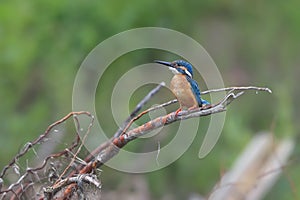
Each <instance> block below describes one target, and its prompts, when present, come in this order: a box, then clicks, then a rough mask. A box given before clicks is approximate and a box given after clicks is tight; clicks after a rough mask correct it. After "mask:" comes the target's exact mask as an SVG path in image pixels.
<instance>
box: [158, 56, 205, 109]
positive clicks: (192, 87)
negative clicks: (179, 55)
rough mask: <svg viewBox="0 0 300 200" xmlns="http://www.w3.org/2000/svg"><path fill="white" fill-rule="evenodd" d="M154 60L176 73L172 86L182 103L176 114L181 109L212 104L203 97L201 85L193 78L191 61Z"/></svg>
mask: <svg viewBox="0 0 300 200" xmlns="http://www.w3.org/2000/svg"><path fill="white" fill-rule="evenodd" d="M154 62H155V63H158V64H162V65H164V66H167V67H169V69H170V70H171V71H172V72H173V73H174V74H175V75H174V76H173V78H172V80H171V84H170V88H171V91H172V92H173V93H174V95H175V96H176V98H177V100H178V102H179V104H180V108H179V109H178V110H177V111H176V114H178V112H179V111H181V110H192V109H195V108H198V107H204V106H208V105H210V103H209V102H208V101H206V100H204V99H202V98H201V93H200V90H199V86H198V84H197V82H196V81H195V80H194V79H193V66H192V65H191V64H190V63H188V62H187V61H184V60H175V61H173V62H166V61H160V60H155V61H154Z"/></svg>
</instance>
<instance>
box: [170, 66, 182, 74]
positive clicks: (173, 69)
mask: <svg viewBox="0 0 300 200" xmlns="http://www.w3.org/2000/svg"><path fill="white" fill-rule="evenodd" d="M169 70H171V71H172V72H173V74H180V73H179V72H178V71H177V69H175V68H174V67H169Z"/></svg>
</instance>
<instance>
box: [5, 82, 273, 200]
mask: <svg viewBox="0 0 300 200" xmlns="http://www.w3.org/2000/svg"><path fill="white" fill-rule="evenodd" d="M164 85H165V84H164V83H161V84H159V85H158V86H157V87H156V88H154V89H153V90H152V91H151V92H150V93H149V94H148V95H147V96H146V97H145V98H144V99H143V100H142V101H141V102H140V103H139V104H138V105H137V106H136V108H135V109H134V111H133V112H132V113H131V114H130V116H129V117H128V118H127V119H126V120H125V122H124V124H123V126H122V127H120V128H119V129H118V131H117V132H116V133H115V134H114V136H113V137H112V138H111V139H110V140H109V141H106V142H104V143H103V144H100V145H99V146H98V148H96V149H95V150H94V151H93V152H92V153H91V154H90V155H89V156H87V157H86V158H85V159H84V161H85V162H86V163H85V164H80V165H78V166H77V168H76V170H73V171H71V172H70V173H69V174H66V175H65V177H66V178H62V175H63V174H64V173H66V171H67V170H65V171H64V173H63V174H61V176H60V178H59V179H58V180H57V181H56V182H55V183H54V184H53V185H52V186H49V187H47V188H45V189H44V197H43V198H40V199H47V197H49V196H51V197H54V195H55V194H56V192H57V191H60V190H62V188H64V187H65V186H67V188H66V189H65V191H64V194H63V196H62V197H60V198H59V199H67V198H68V197H70V195H71V193H72V191H74V189H75V190H76V188H78V180H79V179H80V180H84V181H87V182H89V183H91V184H94V185H96V187H98V188H100V183H99V181H98V180H96V179H91V178H88V179H87V177H91V173H93V172H94V170H95V169H98V168H99V167H101V166H102V165H103V164H104V163H106V162H107V161H108V160H110V159H111V158H112V157H114V156H115V155H116V154H117V153H118V152H119V150H120V148H122V147H124V146H125V145H126V144H127V143H129V142H131V141H133V140H135V139H136V138H138V137H140V136H143V135H145V134H147V133H149V132H150V131H152V130H154V129H157V128H159V127H162V126H164V125H167V124H170V123H173V122H175V121H178V120H186V119H189V118H194V117H201V116H207V115H211V114H214V113H219V112H223V111H225V110H226V107H227V106H228V105H229V104H230V103H231V102H232V101H233V100H235V99H236V98H238V97H240V96H241V95H242V94H243V93H244V91H247V90H255V91H267V92H269V93H271V90H270V89H269V88H261V87H254V86H249V87H229V88H221V89H213V90H208V91H203V92H202V94H208V93H211V92H219V91H229V93H228V94H227V95H226V96H225V97H224V99H223V100H222V101H220V102H219V103H217V104H214V105H211V106H209V107H202V108H197V109H194V110H189V111H181V112H179V113H177V115H176V113H175V112H172V113H169V114H167V115H165V116H161V117H158V118H156V119H153V120H151V121H149V122H146V123H145V124H143V125H141V126H139V127H137V128H134V129H131V130H129V128H130V126H131V125H132V123H133V122H134V121H136V120H138V119H139V118H140V117H142V116H143V115H144V114H146V113H149V112H150V111H153V110H157V109H160V108H162V107H166V106H168V105H171V104H174V103H176V102H177V100H176V99H174V100H171V101H169V102H166V103H163V104H161V105H158V106H154V107H151V108H149V109H147V110H145V111H143V112H141V113H139V112H140V110H141V109H142V107H144V105H145V104H146V103H147V102H148V101H149V100H150V99H151V98H152V96H153V95H154V94H156V93H157V92H158V91H159V90H160V88H161V87H162V86H164ZM138 113H139V114H138ZM82 114H84V115H87V116H89V117H91V119H92V120H91V123H90V126H89V127H88V131H87V133H88V132H89V131H90V128H91V126H92V124H93V119H94V117H93V116H92V115H91V114H90V113H89V112H85V111H82V112H71V113H70V114H68V115H67V116H65V117H64V118H62V119H61V120H59V121H57V122H55V123H53V124H52V125H50V126H49V127H48V128H47V130H46V131H45V133H44V134H42V135H41V136H40V137H39V138H37V139H36V140H35V141H33V142H32V143H28V144H26V145H25V147H24V148H23V149H22V150H21V151H20V153H19V154H17V155H16V156H15V157H14V159H13V160H12V161H11V162H10V163H9V164H8V165H7V166H6V167H4V169H3V170H2V172H1V174H0V180H2V178H3V176H4V175H5V174H6V171H7V170H8V169H9V168H12V167H13V166H14V165H15V164H16V162H17V160H18V159H19V158H20V157H22V156H23V155H24V154H26V153H27V152H28V151H29V149H31V148H32V147H33V146H34V145H36V144H38V143H40V142H42V140H43V139H44V138H45V137H46V136H47V135H48V134H49V132H50V131H51V130H52V129H53V128H54V127H55V126H57V125H58V124H60V123H62V122H64V121H66V120H67V119H69V118H70V117H71V116H73V117H74V118H75V123H76V125H77V129H79V127H80V126H79V121H78V119H77V118H76V116H77V115H82ZM87 133H86V135H87ZM79 141H80V137H79V134H78V131H77V138H76V141H75V142H74V143H73V145H72V146H71V147H69V148H68V149H65V150H64V151H62V152H59V153H56V154H52V155H50V156H48V157H46V159H45V160H44V162H43V164H42V165H41V166H39V167H37V168H34V169H28V170H27V172H26V173H25V174H24V175H26V174H27V173H32V172H34V171H37V170H41V169H43V168H44V167H45V165H46V163H47V162H48V160H49V159H50V158H54V157H60V156H62V155H63V154H65V153H68V152H70V151H72V150H73V149H74V148H75V147H77V146H78V143H79ZM81 143H82V144H83V142H82V141H81ZM81 146H82V145H81ZM81 146H80V148H81ZM80 148H79V149H78V150H77V151H76V153H75V155H74V158H73V161H72V162H74V159H75V157H76V156H77V154H78V152H79V150H80ZM70 165H71V164H70ZM70 165H68V167H67V168H69V167H70ZM77 173H78V174H77ZM24 175H23V176H21V177H20V178H19V180H18V181H17V182H16V183H15V184H12V185H10V186H9V187H8V189H6V190H3V191H0V195H1V196H0V199H1V198H3V197H5V195H6V193H8V192H12V193H13V194H14V195H13V196H14V198H16V199H18V198H19V196H20V194H19V193H21V192H22V190H21V191H20V192H19V193H16V191H18V190H13V188H15V187H17V186H21V184H20V183H21V182H22V180H23V178H24V177H25V176H24ZM28 184H30V183H28ZM22 187H24V183H23V184H22ZM14 198H13V199H14Z"/></svg>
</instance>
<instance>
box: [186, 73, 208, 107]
mask: <svg viewBox="0 0 300 200" xmlns="http://www.w3.org/2000/svg"><path fill="white" fill-rule="evenodd" d="M185 77H186V79H187V80H188V82H189V83H190V84H191V89H192V91H193V93H194V95H195V97H196V100H197V102H198V105H199V106H202V104H210V103H209V102H208V101H206V100H204V99H201V92H200V89H199V86H198V83H197V82H196V81H195V80H194V79H192V78H190V77H189V76H185Z"/></svg>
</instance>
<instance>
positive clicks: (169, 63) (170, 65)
mask: <svg viewBox="0 0 300 200" xmlns="http://www.w3.org/2000/svg"><path fill="white" fill-rule="evenodd" d="M154 62H155V63H158V64H162V65H165V66H168V67H173V68H174V64H173V63H171V62H166V61H160V60H154Z"/></svg>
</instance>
